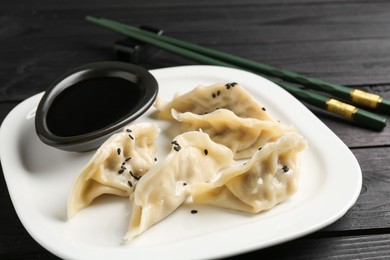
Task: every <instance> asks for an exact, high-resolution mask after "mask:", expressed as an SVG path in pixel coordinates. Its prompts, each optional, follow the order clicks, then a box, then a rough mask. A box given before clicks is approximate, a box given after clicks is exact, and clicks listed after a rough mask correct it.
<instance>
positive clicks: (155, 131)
mask: <svg viewBox="0 0 390 260" xmlns="http://www.w3.org/2000/svg"><path fill="white" fill-rule="evenodd" d="M159 133H160V129H159V128H158V127H157V125H156V124H150V123H139V124H134V125H128V126H126V127H125V128H124V129H123V131H122V132H120V133H116V134H114V135H112V136H111V137H110V138H109V139H107V140H106V141H105V142H104V143H103V144H102V145H101V146H100V148H99V149H98V150H97V151H96V153H95V154H94V155H93V157H92V158H91V159H90V161H89V162H88V164H87V165H86V167H85V168H84V169H83V170H82V172H81V173H80V174H79V175H78V177H77V178H76V179H75V182H74V184H73V187H72V189H71V192H70V194H69V198H68V217H69V218H70V217H72V216H73V215H75V214H76V213H77V212H78V211H80V210H82V209H83V208H85V207H87V206H88V205H89V204H90V203H91V202H92V201H93V200H94V199H95V198H97V197H99V196H100V195H102V194H114V195H118V196H123V197H127V196H129V195H130V194H131V193H132V192H133V190H134V187H135V185H136V183H137V182H138V179H139V178H140V177H141V176H143V175H144V174H145V173H146V172H147V171H149V169H150V168H151V167H152V166H153V165H155V164H156V162H155V157H156V148H155V140H156V138H157V136H158V135H159Z"/></svg>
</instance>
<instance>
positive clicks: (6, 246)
mask: <svg viewBox="0 0 390 260" xmlns="http://www.w3.org/2000/svg"><path fill="white" fill-rule="evenodd" d="M86 15H94V16H102V17H107V18H112V19H115V20H118V21H122V22H125V23H128V24H133V25H150V26H154V27H158V28H161V29H163V30H164V33H165V34H167V35H171V36H174V37H178V38H181V39H184V40H187V41H192V42H195V43H198V44H201V45H205V46H208V47H211V48H215V49H219V50H221V51H226V52H230V53H233V54H236V55H240V56H243V57H248V58H251V59H255V60H258V61H262V62H264V63H268V64H271V65H273V66H276V67H279V68H283V69H286V70H292V71H296V72H299V73H301V74H304V75H308V76H312V77H316V78H320V79H323V80H325V81H328V82H334V83H339V84H344V85H348V86H352V87H357V88H362V89H364V90H367V91H372V92H375V93H378V94H380V95H382V96H384V97H386V98H390V51H389V50H390V3H389V2H388V1H384V0H382V1H381V0H377V1H369V0H367V1H352V0H340V1H328V0H313V1H309V0H292V1H282V0H263V1H254V0H229V1H209V0H197V1H186V2H184V1H179V0H168V1H157V0H154V1H147V0H146V1H139V0H133V1H125V0H111V1H74V0H59V1H49V0H41V1H23V0H12V1H11V0H2V1H1V2H0V53H1V55H0V57H1V60H0V119H1V121H3V119H4V117H5V116H6V115H7V114H8V112H10V111H11V110H12V109H13V108H14V107H15V106H16V105H17V104H19V103H20V102H21V101H23V100H25V99H26V98H28V97H30V96H32V95H34V94H36V93H39V92H42V91H44V90H45V89H46V88H47V86H48V85H49V84H50V83H51V82H52V81H53V80H54V79H55V78H56V77H57V76H59V75H60V74H62V73H63V72H65V71H66V70H69V69H70V68H72V67H75V66H78V65H81V64H84V63H89V62H94V61H102V60H115V59H116V58H117V57H116V56H115V55H114V51H113V48H112V46H113V44H114V42H116V41H117V40H120V39H121V38H123V37H121V36H119V35H117V34H114V33H110V32H108V31H106V30H103V29H101V28H98V27H96V26H93V25H91V24H88V23H86V22H85V20H84V17H85V16H86ZM139 63H140V64H141V65H142V66H144V67H145V68H147V69H155V68H163V67H171V66H179V65H187V64H196V63H195V62H192V61H189V60H187V59H184V58H180V57H178V56H175V55H173V54H170V53H167V52H164V51H161V50H159V51H156V52H155V53H153V54H152V55H149V56H147V57H145V58H143V59H141V60H140V61H139ZM313 112H314V113H315V114H316V115H317V116H318V117H319V118H320V119H321V120H322V121H323V122H324V123H325V124H326V125H327V126H328V127H329V128H330V129H331V130H332V131H334V133H335V134H336V135H338V136H339V137H340V138H341V140H342V141H343V142H344V143H345V144H346V145H347V146H348V147H349V148H350V149H351V150H352V152H353V154H354V155H355V156H356V158H357V160H358V162H359V163H360V166H361V169H362V173H363V186H362V189H361V193H360V196H359V198H358V200H357V202H356V203H355V205H354V206H353V207H352V208H351V209H350V210H349V211H348V212H347V213H346V215H344V216H343V217H342V218H341V219H339V220H338V221H336V222H335V223H333V224H331V225H330V226H327V227H326V228H324V229H322V230H320V231H318V232H315V233H313V234H310V235H308V236H305V237H302V238H299V239H296V240H293V241H290V242H287V243H284V244H281V245H277V246H273V247H270V248H266V249H262V250H258V251H255V252H250V253H248V254H246V255H250V256H256V257H259V258H260V257H272V258H281V259H319V258H342V259H349V258H350V259H352V258H354V259H362V258H371V257H372V258H387V259H388V258H390V203H389V198H390V173H389V172H390V163H389V162H390V153H389V151H390V150H389V145H390V138H389V137H390V128H389V127H386V128H385V129H384V130H383V131H380V132H376V131H372V130H369V129H365V128H362V127H360V126H358V125H356V124H354V123H351V122H349V121H347V120H345V119H342V118H340V117H337V116H333V115H330V114H329V113H326V112H322V111H320V110H317V109H313ZM386 117H387V116H386ZM387 118H388V117H387ZM0 145H2V144H0ZM0 205H1V208H2V209H1V210H0V220H1V221H0V227H1V229H0V230H1V231H0V258H1V259H47V258H49V259H50V258H51V259H55V258H56V257H55V256H54V255H52V254H51V253H50V252H48V251H47V250H45V249H44V248H42V247H41V246H40V245H39V244H38V243H37V242H35V241H34V240H33V239H32V238H31V237H30V235H29V234H28V233H27V232H26V231H25V229H24V227H23V226H22V224H21V222H20V221H19V219H18V217H17V215H16V213H15V210H14V208H13V205H12V202H11V199H10V196H9V194H8V190H7V187H6V183H5V180H4V177H3V174H0ZM129 257H131V256H129Z"/></svg>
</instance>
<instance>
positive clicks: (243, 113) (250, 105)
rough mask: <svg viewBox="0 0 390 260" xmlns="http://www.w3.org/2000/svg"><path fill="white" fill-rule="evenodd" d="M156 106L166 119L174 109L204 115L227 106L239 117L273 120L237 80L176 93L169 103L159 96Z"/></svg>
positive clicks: (170, 117)
mask: <svg viewBox="0 0 390 260" xmlns="http://www.w3.org/2000/svg"><path fill="white" fill-rule="evenodd" d="M154 106H155V108H156V109H157V110H159V116H160V117H162V118H166V119H172V116H171V110H172V109H175V110H176V111H178V112H180V113H183V112H192V113H194V114H198V115H203V114H206V113H211V112H213V111H215V110H216V109H219V108H225V109H228V110H231V111H233V112H234V113H235V114H236V115H237V116H239V117H244V118H245V117H250V118H257V119H261V120H272V118H271V116H270V115H269V114H268V113H267V112H266V111H265V108H264V107H262V106H261V105H260V104H259V103H258V102H257V100H256V99H254V98H253V97H252V96H251V95H250V94H249V93H248V92H247V91H246V90H245V89H244V88H243V87H242V86H241V85H239V84H237V83H235V82H233V83H227V84H214V85H210V86H198V87H196V88H194V89H193V90H191V91H189V92H187V93H185V94H183V95H176V96H175V97H174V98H173V100H172V101H170V102H167V103H165V102H164V101H162V100H161V99H160V98H157V100H156V102H155V104H154Z"/></svg>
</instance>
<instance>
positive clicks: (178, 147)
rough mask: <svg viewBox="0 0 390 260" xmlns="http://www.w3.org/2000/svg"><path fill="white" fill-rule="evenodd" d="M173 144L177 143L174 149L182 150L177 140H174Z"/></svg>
mask: <svg viewBox="0 0 390 260" xmlns="http://www.w3.org/2000/svg"><path fill="white" fill-rule="evenodd" d="M172 144H173V145H175V146H174V147H173V149H175V151H176V152H178V151H180V149H181V146H180V144H178V143H177V141H172Z"/></svg>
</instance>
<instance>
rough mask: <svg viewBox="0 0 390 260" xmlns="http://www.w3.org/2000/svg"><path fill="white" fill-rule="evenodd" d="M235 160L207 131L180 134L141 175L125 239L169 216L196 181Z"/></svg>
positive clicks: (213, 174) (200, 180) (129, 238)
mask: <svg viewBox="0 0 390 260" xmlns="http://www.w3.org/2000/svg"><path fill="white" fill-rule="evenodd" d="M232 162H233V153H232V151H231V150H230V149H229V148H227V147H226V146H223V145H221V144H217V143H215V142H213V141H212V140H211V139H210V137H209V136H208V135H207V134H205V133H202V132H197V131H191V132H186V133H184V134H182V135H179V136H177V137H176V138H175V139H174V141H173V142H172V150H171V152H170V153H169V154H168V155H167V157H166V158H165V159H164V160H163V161H161V162H160V163H159V164H157V165H156V166H155V167H153V168H152V169H150V171H149V172H148V174H146V175H145V176H144V177H142V179H140V181H139V182H138V184H137V188H136V189H135V192H134V193H133V194H132V195H131V196H130V198H131V201H132V212H131V218H130V223H129V228H128V231H127V233H126V235H125V236H124V239H125V240H127V241H129V240H131V239H133V238H134V237H135V236H137V235H139V234H141V233H142V232H144V231H145V230H146V229H148V228H149V227H151V226H152V225H154V224H155V223H157V222H159V221H161V220H162V219H164V218H165V217H167V216H168V215H169V214H171V213H172V212H173V211H174V210H175V209H176V208H177V207H179V206H180V205H181V204H182V203H183V202H184V201H185V200H186V199H187V198H188V196H189V195H190V194H191V187H192V185H193V184H195V183H199V182H208V181H210V180H211V179H212V178H215V176H216V173H217V172H218V171H219V170H220V169H221V168H224V167H227V166H228V165H230V164H231V163H232Z"/></svg>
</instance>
